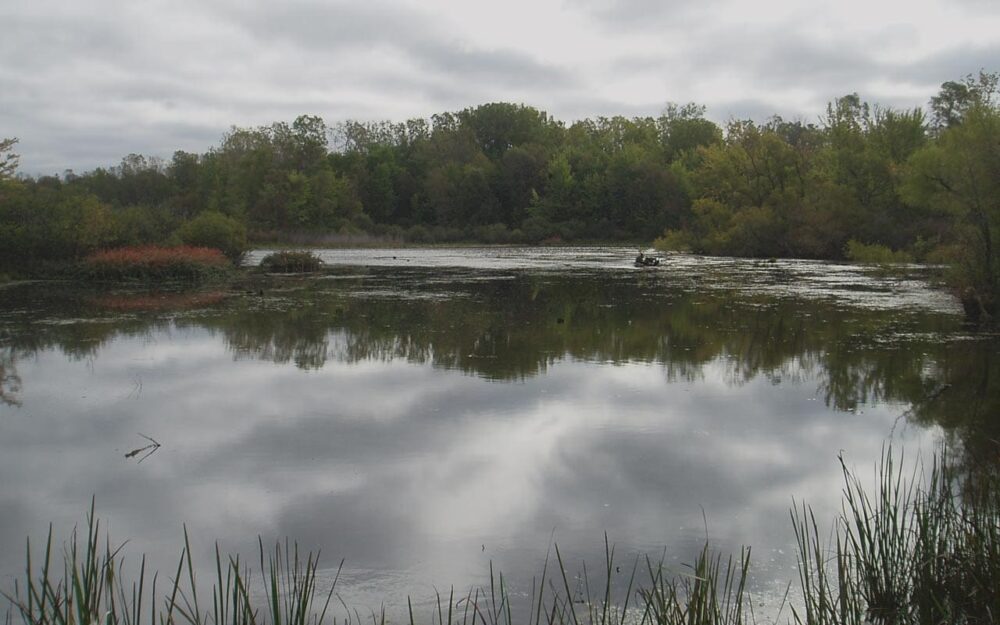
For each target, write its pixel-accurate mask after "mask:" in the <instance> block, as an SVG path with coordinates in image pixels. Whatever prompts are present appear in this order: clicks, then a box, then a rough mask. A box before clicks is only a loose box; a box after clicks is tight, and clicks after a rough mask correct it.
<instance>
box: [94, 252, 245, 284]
mask: <svg viewBox="0 0 1000 625" xmlns="http://www.w3.org/2000/svg"><path fill="white" fill-rule="evenodd" d="M231 269H232V264H231V263H230V262H229V259H227V258H226V256H225V255H224V254H223V253H222V252H221V251H219V250H217V249H215V248H209V247H191V246H188V245H178V246H174V247H160V246H156V245H144V246H138V247H119V248H114V249H109V250H102V251H99V252H94V253H93V254H90V255H88V256H87V257H86V258H84V259H83V261H82V262H81V263H80V270H81V274H82V276H83V277H84V278H86V279H90V280H94V281H99V282H123V281H124V282H162V281H168V280H179V281H201V280H207V279H210V278H217V277H222V276H225V275H227V274H228V272H229V271H230V270H231Z"/></svg>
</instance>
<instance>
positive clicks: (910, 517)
mask: <svg viewBox="0 0 1000 625" xmlns="http://www.w3.org/2000/svg"><path fill="white" fill-rule="evenodd" d="M841 462H842V465H843V461H841ZM843 466H844V480H845V488H844V508H843V512H842V514H841V515H840V517H839V518H838V519H837V520H836V521H837V522H836V525H835V529H834V532H833V536H832V539H831V541H830V542H829V543H827V542H826V541H824V540H823V539H821V537H820V531H819V529H818V527H819V526H818V524H817V521H816V519H815V516H814V515H813V513H812V510H811V509H810V508H809V507H808V506H807V505H804V504H802V505H797V506H795V507H794V508H793V510H792V513H791V517H792V524H793V533H794V536H795V540H796V544H797V546H798V561H799V580H798V583H799V587H800V590H801V595H802V600H801V603H799V604H790V605H788V610H789V614H790V616H791V620H792V622H795V623H799V624H809V625H826V624H831V625H840V624H844V625H861V624H862V623H886V624H888V623H893V624H895V623H899V624H903V623H969V624H975V623H994V622H996V620H997V619H998V618H1000V593H998V592H997V589H998V588H1000V488H998V484H1000V480H998V478H997V476H995V475H988V476H986V477H980V478H977V480H972V479H971V477H970V476H968V475H965V474H961V473H960V472H958V471H957V470H955V469H954V468H952V467H950V466H949V465H948V464H947V463H946V462H943V461H935V462H934V464H933V467H932V471H931V474H930V477H929V478H928V479H927V480H926V481H925V480H923V479H920V478H911V479H909V480H907V479H904V477H903V473H902V471H901V469H900V468H899V466H898V464H897V463H896V461H895V460H894V458H893V456H892V453H891V451H887V452H886V453H885V454H884V455H883V458H882V462H881V463H880V464H879V466H878V471H877V476H878V485H877V487H876V489H875V490H874V492H868V491H867V490H866V489H865V488H864V487H863V486H862V484H861V481H860V480H859V479H858V478H857V477H856V475H854V474H853V473H852V472H851V471H850V470H848V469H847V467H846V465H843ZM915 475H916V474H915ZM258 545H259V551H258V554H257V559H256V563H255V566H254V567H253V568H254V569H256V570H255V572H254V573H251V567H250V566H248V564H247V563H246V562H245V561H244V560H242V559H241V558H240V557H239V556H229V555H222V554H221V553H220V552H219V549H218V546H216V553H215V570H214V571H210V572H208V573H209V574H210V575H211V576H212V577H213V588H212V589H211V593H210V594H211V596H210V597H201V598H199V596H198V590H199V586H198V584H197V583H196V571H195V570H194V565H193V563H192V557H191V547H190V542H189V540H188V537H187V531H186V530H185V532H184V546H183V548H182V550H181V555H180V558H179V560H178V564H177V568H176V570H175V571H172V573H173V575H172V576H170V577H167V578H164V579H165V581H164V582H160V579H161V578H160V577H159V575H157V574H153V575H152V577H151V576H150V573H149V571H147V570H146V564H145V558H144V557H143V559H142V561H141V565H140V567H139V572H138V575H137V576H136V577H134V578H133V579H123V578H122V577H121V574H122V567H123V565H124V561H125V558H124V553H123V551H124V545H121V546H115V545H114V544H112V543H111V542H110V539H109V538H106V539H105V542H104V543H103V544H102V543H101V540H100V523H99V521H98V520H97V518H96V516H95V514H94V508H93V504H92V506H91V511H90V514H89V515H88V517H87V526H86V532H85V535H82V534H77V533H76V532H74V533H73V535H72V536H71V537H70V539H69V541H68V543H67V544H66V545H65V546H64V549H63V550H62V552H63V553H62V561H61V562H59V561H58V560H59V558H58V556H56V557H55V558H54V557H53V551H54V550H55V551H58V550H57V549H54V548H55V547H57V545H56V544H55V542H54V539H53V537H52V534H51V529H50V532H49V537H48V540H47V541H46V543H45V545H44V550H43V554H42V556H41V559H40V560H38V559H37V557H38V556H37V554H36V553H35V552H33V551H32V549H31V547H30V544H29V547H28V552H27V554H28V555H27V566H26V571H27V573H26V577H25V578H24V579H23V580H21V581H19V582H17V583H15V587H14V589H12V590H7V591H6V592H5V594H4V596H6V597H7V599H8V600H9V602H10V612H8V622H10V621H12V620H13V618H14V616H15V615H16V616H20V618H21V619H22V621H23V622H24V623H25V625H50V624H51V625H94V624H101V625H119V624H120V625H143V624H144V623H146V624H148V625H173V624H177V623H187V624H189V625H322V623H323V622H324V620H325V619H326V618H327V616H328V614H329V613H330V608H331V605H332V599H333V597H334V596H336V590H337V583H338V580H339V577H340V571H341V568H342V567H343V562H341V565H340V566H341V568H338V569H337V575H336V577H335V579H334V581H333V584H332V586H331V587H330V588H320V587H319V584H318V582H317V580H318V577H317V572H318V571H319V570H320V569H319V564H318V560H317V558H316V557H314V556H313V555H312V554H311V553H310V554H306V555H305V556H302V555H300V553H299V550H298V546H297V545H294V544H292V545H290V544H289V543H288V542H287V541H286V542H285V544H284V546H282V545H281V544H278V545H276V546H275V547H274V548H273V549H267V548H265V547H264V544H263V542H261V541H259V542H258ZM552 556H554V557H552ZM751 566H752V564H751V558H750V550H749V549H748V548H745V549H743V551H742V552H741V553H740V555H739V556H738V557H735V558H734V557H732V556H730V557H727V558H724V557H722V556H721V555H719V554H714V553H712V552H711V551H710V549H709V548H708V546H707V545H706V546H705V547H704V548H703V549H702V551H701V552H700V554H699V555H698V556H697V558H696V559H695V561H694V562H693V563H692V564H690V565H689V569H690V572H689V573H688V574H685V575H670V574H668V573H667V571H666V568H665V566H664V565H663V562H662V561H659V562H658V561H654V560H650V559H649V558H645V559H640V558H636V559H635V560H634V561H632V562H630V563H625V566H621V567H620V568H621V569H623V570H624V571H625V573H626V574H627V575H628V580H629V581H628V584H627V587H626V588H625V591H624V593H621V592H616V591H615V590H613V589H612V587H611V582H610V580H611V578H612V575H611V573H612V571H616V570H618V568H619V565H618V563H617V562H616V560H615V549H614V546H613V545H610V544H609V543H608V540H607V537H606V536H605V562H604V563H603V567H602V570H601V571H600V572H599V573H598V579H599V578H600V577H601V576H604V578H605V579H606V580H608V581H607V582H606V583H604V584H603V585H601V584H598V585H597V586H595V587H594V589H593V592H591V587H590V582H589V580H588V578H587V573H586V567H584V576H583V580H584V588H585V589H586V595H585V596H578V595H579V592H577V593H574V592H572V591H571V589H570V578H571V577H570V573H569V572H568V571H567V569H566V566H565V563H564V559H563V554H562V553H561V552H560V550H559V547H558V546H555V547H554V550H553V552H552V553H551V554H550V555H549V556H546V559H545V564H544V565H543V567H542V571H541V574H540V576H539V577H538V578H537V579H536V580H534V581H533V583H532V586H531V588H532V592H531V597H530V600H529V601H528V603H527V604H525V605H516V606H515V605H513V604H512V603H511V602H512V597H511V595H510V592H509V584H508V582H507V580H506V579H505V578H504V576H503V575H502V574H500V573H497V572H494V571H493V569H492V566H491V568H490V571H489V573H490V583H489V586H487V587H485V588H472V589H470V590H469V591H467V592H466V593H461V594H459V595H456V594H455V591H454V589H452V590H451V591H450V592H449V593H448V594H447V597H446V596H445V595H443V594H441V593H438V594H437V596H436V607H435V610H434V613H432V614H430V615H429V617H430V618H429V619H428V618H426V617H424V616H423V615H421V617H420V618H418V617H417V615H415V614H414V613H413V606H412V603H411V601H410V600H409V599H407V606H408V610H409V613H408V620H409V623H410V625H416V624H417V623H426V622H430V623H432V624H436V625H445V624H448V625H452V624H456V623H457V624H461V625H477V624H478V625H513V622H514V620H517V621H518V622H524V621H523V615H527V625H542V624H543V623H544V624H545V625H571V624H572V625H581V624H587V625H625V624H626V623H639V624H640V625H642V624H650V625H652V624H665V625H673V624H677V625H680V624H682V623H683V624H686V625H715V624H718V625H742V624H751V623H756V622H759V621H757V620H756V616H755V615H754V611H753V604H752V602H751V597H750V591H749V590H748V588H747V580H748V575H749V572H750V570H751ZM577 581H579V580H577ZM158 584H161V585H160V586H159V587H158ZM158 590H159V591H160V592H158ZM338 599H339V596H338ZM786 599H787V597H786ZM337 607H338V610H339V607H341V606H337ZM342 607H343V608H344V610H345V612H344V616H342V617H339V621H338V617H336V616H334V617H333V619H334V621H335V622H343V623H345V625H353V624H354V621H355V617H356V620H357V622H358V625H360V624H361V622H362V621H365V620H367V619H368V618H371V620H372V622H373V625H383V624H384V623H385V622H386V615H385V611H384V609H383V611H382V612H381V614H376V613H372V614H371V615H370V617H368V616H366V617H364V618H362V616H361V615H360V614H359V613H357V612H356V611H355V612H352V611H351V610H350V608H349V607H348V606H346V605H343V604H342Z"/></svg>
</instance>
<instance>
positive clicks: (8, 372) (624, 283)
mask: <svg viewBox="0 0 1000 625" xmlns="http://www.w3.org/2000/svg"><path fill="white" fill-rule="evenodd" d="M633 255H634V250H633V249H631V248H612V247H594V248H490V249H486V250H480V249H422V250H409V249H400V250H337V251H332V250H331V251H324V252H322V253H321V256H322V257H323V258H324V260H325V261H326V267H325V269H324V271H323V272H321V273H320V274H317V275H310V276H270V277H267V276H260V275H254V276H251V277H248V278H244V279H241V280H240V281H239V282H238V283H237V284H232V285H226V286H223V287H213V288H209V289H202V290H199V291H196V292H168V291H162V292H150V291H138V290H122V289H117V290H100V291H95V290H93V289H85V288H82V287H79V286H77V285H72V284H28V285H19V286H10V287H7V288H4V289H0V378H2V384H0V510H2V514H0V585H2V587H3V588H4V589H9V588H10V587H11V585H12V584H13V579H14V576H15V575H17V574H19V572H20V571H21V569H22V567H23V564H24V555H23V554H24V541H25V538H26V537H27V536H31V537H33V539H34V540H39V541H40V540H41V539H43V538H44V534H45V531H46V528H47V526H48V524H49V523H53V524H54V527H55V532H56V535H57V536H65V535H66V532H68V531H69V529H70V528H72V526H73V525H74V524H77V523H81V522H82V521H83V519H84V515H85V512H86V511H87V510H88V509H89V506H90V501H91V498H92V497H94V498H95V499H96V508H97V514H98V516H99V517H100V518H101V519H102V521H103V522H104V526H103V527H105V528H106V529H107V530H108V531H109V532H110V534H111V536H112V539H117V540H120V541H121V540H125V539H128V540H129V545H128V547H127V549H128V553H133V554H136V555H138V554H139V553H146V554H148V555H149V557H150V558H151V559H152V561H153V563H154V564H155V565H156V566H159V567H161V568H162V569H163V570H166V569H169V568H170V567H172V566H174V565H175V558H176V556H177V555H178V554H179V551H180V547H181V546H182V544H183V543H182V541H183V534H182V532H183V527H184V524H186V527H187V530H188V532H189V533H190V535H191V537H192V541H193V545H194V547H195V549H196V550H197V552H198V553H199V554H202V557H203V558H204V559H205V561H207V557H208V553H209V550H210V549H211V548H212V545H213V543H214V542H215V541H218V542H219V544H220V547H221V548H222V549H223V551H230V552H241V553H244V554H247V555H253V554H254V553H255V546H256V541H257V537H258V536H261V537H262V538H263V540H264V541H265V543H270V542H273V541H274V540H277V539H283V538H284V537H290V538H291V539H293V540H296V541H298V543H299V544H300V545H301V546H302V547H303V548H304V549H312V550H317V549H319V550H322V554H323V556H322V562H323V563H324V564H325V565H326V566H328V567H332V568H331V569H330V570H329V571H326V574H332V571H333V570H334V569H336V566H337V564H338V563H339V561H340V559H341V558H343V559H345V565H344V575H343V576H342V578H341V582H340V584H341V585H340V586H339V588H340V591H341V592H340V594H341V595H342V596H343V597H344V599H345V601H346V602H347V603H348V604H350V605H352V606H357V607H359V608H360V609H361V610H362V611H363V612H364V611H365V610H367V609H368V608H372V607H374V608H377V607H378V606H379V604H380V603H381V602H382V601H383V600H384V601H386V602H387V603H388V604H389V607H390V612H391V611H392V609H394V608H393V606H395V607H396V608H398V607H400V606H403V605H405V597H406V596H407V595H412V596H413V597H414V600H415V605H417V606H418V607H419V606H421V605H426V600H429V599H430V598H431V596H432V594H433V592H434V589H435V588H437V589H439V590H446V589H447V588H449V587H450V586H452V585H454V586H455V587H456V588H457V589H459V590H464V589H467V588H468V587H469V586H471V585H475V584H482V583H484V582H485V581H487V580H488V574H489V564H490V563H491V562H492V563H493V564H494V566H495V567H497V568H499V569H502V570H503V571H504V572H505V574H506V575H507V577H508V578H510V579H512V580H514V585H515V590H518V589H521V590H524V589H525V588H526V587H529V586H530V583H531V576H532V575H535V574H537V573H538V572H539V571H540V569H541V566H542V562H543V560H544V558H545V555H546V551H547V550H548V549H549V547H550V546H551V545H552V544H554V543H558V545H559V548H560V550H561V552H562V553H563V554H569V557H568V562H567V565H568V566H569V567H570V568H572V569H574V570H576V569H577V568H578V567H579V564H580V562H581V561H583V560H586V561H587V562H588V564H593V566H592V567H590V568H591V569H596V568H599V566H600V564H601V562H602V558H603V555H602V553H603V541H604V534H605V532H606V533H607V535H608V538H609V540H610V541H611V542H613V543H615V544H616V545H617V549H618V553H619V554H621V555H622V557H623V559H627V558H631V557H634V556H635V555H638V554H652V555H654V556H656V557H660V556H662V557H664V558H665V559H666V561H667V562H668V564H670V566H672V567H675V568H676V569H677V570H678V571H680V570H682V565H683V563H685V562H690V561H691V559H692V558H693V557H694V555H695V554H696V552H697V551H698V549H699V548H700V547H701V545H702V544H703V543H704V541H705V540H706V538H707V539H708V540H709V541H710V543H711V544H712V546H713V547H715V548H717V549H719V550H721V551H723V552H729V551H733V550H738V549H739V546H740V545H742V544H747V545H753V548H754V551H753V571H754V579H753V585H754V587H755V589H756V590H757V591H758V592H759V593H760V594H761V596H763V597H765V598H767V597H773V596H776V595H780V593H781V592H782V591H783V590H784V588H785V585H786V584H787V583H788V582H789V581H791V580H793V579H796V572H795V568H794V549H793V547H792V544H793V535H792V532H791V524H790V522H789V513H788V511H789V508H790V507H791V505H792V504H793V501H802V500H805V501H807V502H808V503H810V504H812V505H813V507H814V509H815V510H816V512H817V517H818V518H820V519H832V518H833V515H834V514H835V513H836V512H837V510H839V506H840V491H841V485H842V474H841V468H840V462H839V460H838V455H841V454H842V455H843V457H844V460H845V462H846V463H847V464H848V465H850V466H852V467H857V468H858V470H859V471H860V472H861V473H862V474H863V475H869V474H870V473H871V470H872V468H873V466H874V464H875V462H876V461H877V460H878V458H879V456H880V453H881V451H882V449H883V447H884V446H885V445H886V444H887V443H891V444H892V445H893V447H894V448H903V449H904V450H905V453H907V454H909V455H911V456H914V455H916V454H918V453H924V454H929V453H932V452H933V451H934V449H935V448H936V446H937V445H939V444H940V443H941V442H942V441H943V442H945V443H949V444H951V445H959V446H962V445H965V446H969V445H973V446H974V445H975V442H976V440H977V437H978V438H982V437H983V436H984V435H983V434H982V432H983V430H984V428H988V427H989V426H988V424H989V423H991V422H992V417H991V416H990V415H992V414H994V411H995V409H996V398H997V397H998V396H1000V389H998V388H997V386H998V383H997V377H998V376H997V373H996V372H995V369H996V368H997V364H996V363H997V360H996V356H997V354H998V344H997V341H996V338H995V337H991V336H989V335H983V334H980V333H977V332H976V331H975V330H974V329H970V328H967V327H965V326H963V324H962V320H961V316H960V309H959V307H958V306H957V305H956V303H955V302H954V301H953V300H952V299H951V298H950V297H949V296H948V295H947V294H946V293H944V292H943V291H942V290H940V289H939V288H936V287H935V286H934V285H933V283H932V280H931V276H930V275H929V274H928V272H927V271H926V270H923V269H919V268H915V267H913V268H903V269H899V270H894V271H893V272H892V273H891V274H889V273H885V272H884V271H881V270H878V269H874V268H862V267H857V266H848V265H838V264H829V263H818V262H806V261H778V262H771V263H767V262H760V261H749V260H733V259H714V258H701V257H688V256H676V257H669V258H668V259H667V260H666V262H665V263H664V265H663V266H661V267H658V268H642V269H637V268H634V267H632V266H631V260H632V256H633ZM262 256H263V254H262V253H259V252H258V253H254V254H252V255H251V257H250V261H251V262H259V260H260V258H261V257H262ZM984 424H987V425H984ZM992 427H994V429H995V425H994V426H992ZM145 437H149V439H154V440H155V441H157V442H158V443H159V444H160V447H159V448H156V449H155V450H153V453H151V454H149V455H147V452H146V451H143V452H141V453H137V454H132V453H130V452H133V451H134V450H137V449H140V448H142V447H144V446H146V445H148V444H149V441H148V439H147V438H145ZM623 568H628V567H623ZM519 584H520V585H519Z"/></svg>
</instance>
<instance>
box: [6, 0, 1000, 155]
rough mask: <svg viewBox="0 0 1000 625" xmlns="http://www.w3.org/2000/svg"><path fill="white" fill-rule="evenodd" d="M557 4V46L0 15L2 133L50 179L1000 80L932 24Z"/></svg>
mask: <svg viewBox="0 0 1000 625" xmlns="http://www.w3.org/2000/svg"><path fill="white" fill-rule="evenodd" d="M553 2H554V4H551V5H550V4H547V2H546V0H542V2H541V3H540V5H539V8H540V9H547V11H545V10H540V11H539V12H538V13H537V15H536V16H534V17H537V19H538V20H544V19H550V18H555V19H556V20H557V21H553V22H552V23H551V24H548V25H546V26H547V30H548V32H550V33H552V36H551V37H548V38H539V39H538V41H537V42H536V41H531V40H526V39H524V38H518V36H517V35H518V33H510V35H511V36H509V37H506V36H504V35H503V34H501V33H502V32H503V28H506V27H507V26H501V25H497V27H496V28H495V34H494V33H491V31H490V30H489V28H486V27H485V26H484V24H483V23H477V22H475V16H474V14H473V13H470V12H469V11H465V12H462V11H455V10H454V8H453V7H452V8H449V7H446V6H443V5H438V4H436V3H435V2H434V1H433V0H431V1H429V2H426V3H422V4H404V3H402V2H395V1H392V0H381V1H379V2H376V3H375V4H360V3H351V2H333V3H327V2H320V1H318V0H313V1H302V0H299V1H295V2H291V3H262V2H261V3H251V4H247V3H244V2H235V1H232V0H212V1H211V2H201V3H194V2H187V1H186V0H183V1H180V2H177V3H174V4H173V5H171V8H170V11H169V12H165V11H162V10H161V7H158V6H157V5H147V4H134V5H121V4H119V3H113V2H109V1H108V0H95V2H93V3H89V4H88V5H87V6H86V7H83V6H76V5H72V4H68V3H66V2H65V1H64V0H36V1H35V2H32V3H30V4H29V3H28V2H25V1H23V0H14V1H13V2H8V3H5V4H4V5H3V6H0V21H2V23H3V24H4V37H3V38H0V55H2V56H3V58H4V59H5V62H4V64H3V66H2V67H0V136H3V137H7V136H18V137H20V138H21V143H20V144H19V146H18V149H19V152H20V153H21V155H22V159H21V166H22V171H24V172H25V173H29V174H42V173H53V172H60V171H62V170H63V169H65V168H73V169H75V170H77V171H82V170H86V169H91V168H93V167H96V166H103V165H108V164H113V163H115V162H117V161H118V160H119V159H120V158H121V157H122V156H124V155H125V154H128V153H130V152H138V153H147V154H154V155H157V156H161V157H164V158H169V156H170V154H171V153H172V152H173V151H175V150H177V149H182V150H187V151H194V152H202V151H205V150H206V149H208V148H209V147H211V146H212V145H215V144H216V143H217V142H218V140H219V138H220V137H221V135H222V134H223V133H224V132H225V131H226V129H227V128H228V127H230V126H231V125H237V126H256V125H264V124H270V123H272V122H274V121H278V120H289V119H293V118H294V117H296V116H297V115H300V114H304V113H308V114H316V115H321V116H323V117H324V118H325V119H326V120H327V121H328V122H330V123H336V122H337V121H340V120H343V119H348V118H355V119H394V120H400V119H405V118H408V117H426V116H429V115H431V114H433V113H436V112H440V111H445V110H455V109H459V108H464V107H466V106H474V105H476V104H480V103H482V102H487V101H497V100H506V101H515V102H524V103H527V104H530V105H534V106H538V107H540V108H544V109H546V110H548V112H550V113H551V114H553V115H554V116H556V117H557V118H560V119H564V120H566V121H572V120H574V119H580V118H583V117H590V116H596V115H606V116H610V115H625V116H630V117H631V116H635V115H655V114H657V113H659V111H660V110H661V109H662V107H663V105H664V103H665V102H666V101H678V102H686V101H691V100H694V101H697V102H701V103H704V104H706V105H708V107H709V110H710V112H712V111H722V112H721V113H718V114H719V116H720V117H723V118H725V117H728V116H729V115H733V116H736V117H753V118H766V117H768V116H770V115H771V114H774V113H778V114H781V115H783V116H785V117H796V116H801V117H805V118H811V117H815V116H818V115H821V114H822V112H823V107H824V106H825V103H826V102H827V101H829V100H830V99H832V98H834V97H837V96H840V95H843V94H845V93H850V92H854V91H857V92H859V93H860V94H861V95H862V96H863V97H866V99H870V100H874V101H880V102H883V103H888V104H891V105H893V106H897V107H899V106H902V107H910V106H921V105H923V104H925V103H926V101H927V100H928V99H929V98H930V97H931V96H932V95H933V93H934V91H936V89H937V87H938V85H940V84H941V82H943V81H945V80H952V79H955V78H958V77H960V76H963V75H965V74H967V73H969V72H976V71H978V70H979V69H980V68H981V67H982V68H985V69H987V70H995V69H997V68H998V66H1000V49H998V46H997V45H996V44H989V43H984V39H983V37H982V36H980V37H979V39H970V40H969V41H965V40H962V39H961V38H956V37H954V28H955V27H956V26H955V25H954V24H953V25H952V30H951V31H949V30H947V29H945V28H941V25H940V24H936V23H923V22H921V21H920V18H919V16H909V17H908V19H906V20H903V19H899V20H897V21H895V22H890V21H888V20H886V19H885V18H883V20H884V23H880V22H879V21H878V20H877V19H873V20H868V21H866V22H865V23H864V24H859V25H858V28H856V29H855V28H851V27H849V26H844V27H843V28H840V29H839V30H837V29H832V30H831V31H830V34H829V35H828V36H825V37H818V38H813V33H812V32H811V31H806V30H805V29H804V28H803V26H806V25H813V26H820V27H822V26H823V25H824V24H827V25H828V26H829V25H832V24H836V23H837V22H836V21H835V19H834V18H837V16H836V15H835V13H836V11H835V10H834V9H831V10H832V11H833V13H834V15H832V17H830V19H829V20H828V19H827V17H824V18H822V19H819V18H818V17H817V16H814V15H811V14H810V13H808V12H807V11H805V10H803V9H801V8H797V7H792V6H779V5H774V6H771V5H762V6H760V7H758V8H755V10H754V13H753V16H754V17H753V19H749V18H748V17H747V13H746V11H745V10H744V8H743V7H742V6H741V5H738V4H734V3H732V2H730V1H729V0H712V1H710V2H708V3H705V2H695V1H694V0H679V1H673V2H659V1H656V0H584V1H583V2H581V3H577V2H573V3H570V2H561V3H560V2H559V0H553ZM954 7H955V8H954V9H953V10H952V9H951V5H949V13H947V14H946V16H947V15H951V14H952V13H954V14H955V15H960V16H963V18H964V16H966V15H967V16H970V17H973V16H974V17H976V18H977V22H976V23H977V24H982V23H983V21H984V20H988V19H996V16H998V15H1000V9H998V8H997V7H998V5H997V4H996V3H995V2H988V1H985V0H961V2H959V3H958V4H956V5H954ZM932 8H933V7H932ZM767 15H773V18H772V19H761V18H760V16H767ZM837 19H840V20H841V21H842V22H843V21H844V19H845V16H844V15H840V16H839V18H837ZM966 19H967V18H966ZM470 20H472V21H470ZM925 21H926V20H925ZM553 42H554V43H555V45H553ZM907 50H912V54H910V55H909V56H908V57H907V56H906V54H905V52H906V51H907ZM890 52H891V54H890ZM901 59H902V60H901ZM726 77H732V84H731V85H727V83H726V80H725V79H726ZM917 93H919V94H920V95H919V96H915V95H914V94H917ZM869 94H871V95H870V96H869ZM743 105H746V106H747V107H748V108H740V107H741V106H743Z"/></svg>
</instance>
